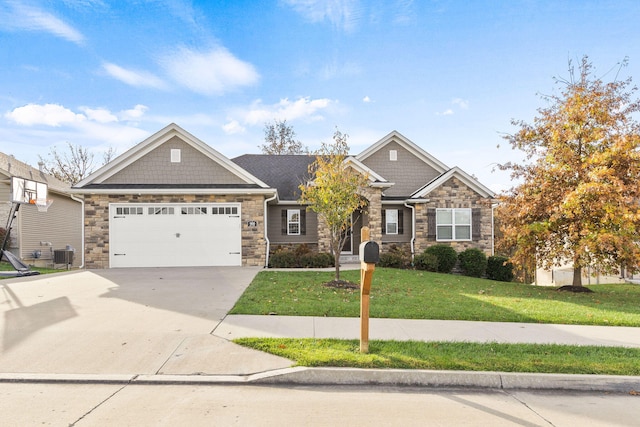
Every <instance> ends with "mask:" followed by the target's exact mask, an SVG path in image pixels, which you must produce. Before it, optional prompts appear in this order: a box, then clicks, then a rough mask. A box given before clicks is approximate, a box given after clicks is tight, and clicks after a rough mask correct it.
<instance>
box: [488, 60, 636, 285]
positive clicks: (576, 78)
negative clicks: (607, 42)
mask: <svg viewBox="0 0 640 427" xmlns="http://www.w3.org/2000/svg"><path fill="white" fill-rule="evenodd" d="M625 64H626V61H625V62H624V63H623V64H622V65H625ZM621 68H622V66H621ZM594 73H595V70H594V68H593V65H592V64H591V63H590V62H589V59H588V57H583V58H582V59H581V61H580V62H579V64H578V67H577V69H576V67H575V66H574V65H573V64H572V63H571V62H570V63H569V75H570V77H569V79H564V80H558V81H557V83H558V84H559V85H560V86H561V88H562V89H561V91H560V93H559V94H557V95H549V96H543V97H542V98H543V100H545V101H547V102H548V105H547V106H546V107H544V108H540V109H538V116H537V117H535V118H534V120H533V123H526V122H524V121H519V120H514V121H512V124H513V125H515V126H517V127H518V128H519V130H518V131H517V132H516V133H515V134H512V135H507V136H506V137H505V138H506V139H507V140H508V141H509V142H510V143H511V146H512V147H513V148H514V149H518V150H521V151H523V152H524V154H525V155H526V156H525V159H526V160H525V162H523V164H516V163H509V164H505V165H501V168H502V169H506V170H511V172H512V174H511V175H512V178H513V179H515V180H516V181H517V182H519V184H517V185H516V186H514V187H513V188H512V189H511V190H509V191H508V192H507V193H506V194H505V195H504V196H503V197H502V199H501V203H500V206H499V207H498V217H499V220H500V223H501V232H502V233H503V239H502V241H501V242H500V243H501V247H502V248H503V249H509V250H510V252H511V253H512V260H513V261H515V262H517V263H519V264H520V265H524V264H526V263H527V262H530V260H531V259H532V258H531V257H532V256H535V264H537V266H542V267H544V268H546V269H551V268H552V267H553V266H554V265H560V264H561V263H566V262H569V263H572V264H573V268H574V273H573V274H574V275H573V286H577V287H580V286H582V271H583V269H584V268H585V267H587V266H595V267H596V268H598V269H599V271H600V272H602V273H613V272H619V271H620V268H624V269H626V270H627V271H629V272H635V271H638V270H639V267H640V233H639V232H640V126H639V124H638V123H637V122H636V120H635V118H634V115H636V114H637V113H638V112H640V102H639V101H638V100H637V99H632V96H633V95H634V94H635V92H636V90H637V89H636V88H635V87H632V86H631V78H629V79H626V80H618V79H617V76H616V78H615V79H614V80H613V81H611V82H608V83H605V82H603V81H602V80H601V78H598V77H596V76H595V75H594Z"/></svg>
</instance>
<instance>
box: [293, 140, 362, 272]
mask: <svg viewBox="0 0 640 427" xmlns="http://www.w3.org/2000/svg"><path fill="white" fill-rule="evenodd" d="M347 138H348V136H347V135H346V134H343V133H342V132H340V131H339V130H337V129H336V131H335V133H334V134H333V142H332V143H325V142H323V143H322V145H321V148H320V150H318V151H317V152H316V153H315V154H316V159H315V161H314V162H313V163H312V164H311V165H310V166H309V175H310V178H309V182H308V183H304V184H302V185H300V190H301V191H302V194H301V197H300V203H304V204H308V205H309V208H310V209H311V210H312V211H314V212H316V213H317V214H318V218H319V219H320V220H321V221H322V222H323V223H324V225H325V226H326V227H327V228H328V231H329V239H330V243H329V244H330V246H331V253H332V254H333V255H334V257H335V280H340V252H341V249H342V247H343V246H344V243H345V241H346V239H347V238H348V236H347V233H346V231H347V229H349V228H350V227H351V214H352V213H353V212H354V211H355V210H356V209H358V208H361V207H363V206H364V205H365V204H366V201H365V200H364V199H363V198H362V197H361V193H362V190H363V189H364V188H365V187H366V186H367V185H368V182H369V181H368V177H367V176H366V175H363V174H361V173H359V172H357V171H355V170H354V169H352V168H350V167H348V166H347V165H345V159H346V158H347V156H348V155H349V145H348V144H347Z"/></svg>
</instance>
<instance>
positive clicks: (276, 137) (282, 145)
mask: <svg viewBox="0 0 640 427" xmlns="http://www.w3.org/2000/svg"><path fill="white" fill-rule="evenodd" d="M295 138H296V133H295V131H294V130H293V127H292V126H290V125H288V124H287V121H286V120H282V121H280V120H277V119H276V120H274V122H273V123H272V124H271V123H265V125H264V141H265V144H263V145H261V146H260V149H261V150H262V152H263V153H264V154H304V153H306V152H308V149H307V148H306V147H304V146H303V145H302V142H300V141H298V140H296V139H295Z"/></svg>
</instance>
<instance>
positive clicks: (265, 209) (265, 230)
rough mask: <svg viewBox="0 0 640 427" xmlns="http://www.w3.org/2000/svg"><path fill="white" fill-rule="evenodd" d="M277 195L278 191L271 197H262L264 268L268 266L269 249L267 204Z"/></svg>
mask: <svg viewBox="0 0 640 427" xmlns="http://www.w3.org/2000/svg"><path fill="white" fill-rule="evenodd" d="M277 197H278V193H275V194H274V195H273V197H270V198H268V199H264V240H265V242H266V249H267V251H266V254H265V257H264V268H269V251H270V250H271V242H270V241H269V230H268V227H267V223H268V222H269V221H268V215H267V212H268V208H267V204H268V203H269V202H271V201H272V200H275V199H276V198H277Z"/></svg>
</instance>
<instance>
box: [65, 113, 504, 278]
mask: <svg viewBox="0 0 640 427" xmlns="http://www.w3.org/2000/svg"><path fill="white" fill-rule="evenodd" d="M313 160H314V157H313V156H308V155H251V154H248V155H243V156H240V157H237V158H235V159H229V158H227V157H225V156H224V155H222V154H221V153H219V152H218V151H216V150H215V149H213V148H212V147H211V146H209V145H207V144H206V143H204V142H203V141H201V140H199V139H198V138H196V137H195V136H193V135H191V134H190V133H188V132H186V131H185V130H184V129H182V128H180V127H179V126H177V125H175V124H171V125H169V126H167V127H165V128H164V129H162V130H160V131H159V132H157V133H155V134H154V135H152V136H150V137H149V138H147V139H146V140H144V141H142V142H141V143H139V144H138V145H136V146H135V147H133V148H132V149H131V150H129V151H127V152H126V153H124V154H122V155H121V156H119V157H118V158H116V159H114V160H113V161H111V162H110V163H108V164H107V165H105V166H103V167H102V168H101V169H99V170H97V171H96V172H95V173H93V174H92V175H90V176H89V177H87V178H86V179H84V180H83V181H81V182H79V183H78V184H77V185H76V186H75V187H74V188H73V189H72V192H74V193H76V194H78V195H81V196H83V199H84V236H85V237H84V256H85V259H84V264H85V265H86V267H87V268H113V267H147V266H215V265H253V266H265V265H266V263H267V260H268V254H269V253H270V251H273V250H274V248H275V247H281V246H295V245H299V244H306V245H308V246H309V247H311V248H315V249H317V250H318V251H324V252H326V251H328V248H329V241H328V236H327V234H326V233H325V231H324V230H323V227H322V224H319V222H318V219H317V216H316V214H315V213H314V212H313V211H312V210H310V209H308V208H306V207H305V206H303V205H301V204H299V203H298V198H299V195H300V193H299V189H298V186H299V185H300V183H302V182H303V181H304V179H305V177H307V174H308V172H307V170H308V166H309V164H310V163H311V162H313ZM347 167H352V168H354V169H355V170H357V171H360V172H362V173H366V175H367V176H368V177H369V182H370V184H369V186H368V188H366V189H363V193H362V195H363V197H365V198H366V199H367V206H366V208H364V209H363V210H362V211H361V212H354V215H353V221H352V222H353V226H352V230H351V239H350V240H349V241H348V242H347V244H346V245H345V247H344V248H343V252H344V253H345V254H353V255H357V251H358V246H359V243H360V242H359V241H358V240H359V236H360V228H361V227H363V226H364V225H367V226H368V227H369V228H370V231H371V238H372V239H373V240H375V241H377V242H378V243H379V244H380V246H381V250H382V251H383V252H384V251H385V250H388V248H389V247H390V246H391V245H395V246H398V247H401V248H403V249H405V250H406V251H407V253H412V254H415V253H419V252H421V251H423V250H424V249H425V248H426V247H428V246H429V245H433V244H436V243H446V244H451V245H453V246H455V247H456V249H457V250H463V249H465V248H468V247H476V248H480V249H481V250H483V251H484V252H485V253H487V254H491V253H492V250H493V208H492V203H493V201H494V193H493V192H492V191H491V190H489V189H488V188H487V187H485V186H484V185H482V184H481V183H480V182H478V181H477V180H476V179H475V178H473V177H471V176H470V175H468V174H467V173H465V172H464V171H463V170H461V169H459V168H457V167H453V168H449V167H448V166H446V165H445V164H444V163H442V162H441V161H440V160H438V159H436V158H434V157H433V156H431V155H430V154H429V153H427V152H426V151H424V150H423V149H422V148H420V147H419V146H418V145H416V144H415V143H413V142H412V141H410V140H409V139H407V138H406V137H404V136H403V135H401V134H400V133H398V132H395V131H394V132H391V133H390V134H388V135H386V136H385V137H384V138H382V139H381V140H379V141H378V142H375V143H374V144H373V145H371V146H370V147H369V148H367V149H366V150H364V151H363V152H362V153H360V154H358V155H355V156H351V157H349V158H348V160H347Z"/></svg>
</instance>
